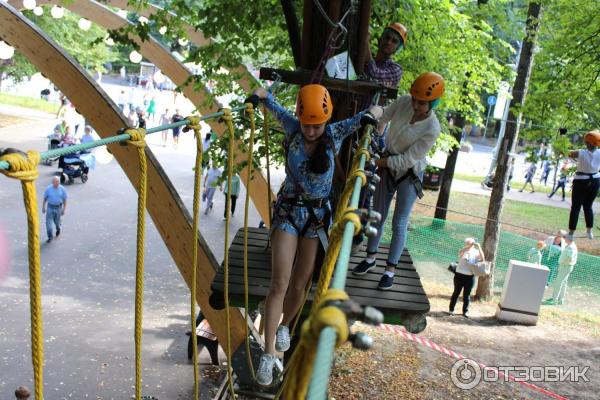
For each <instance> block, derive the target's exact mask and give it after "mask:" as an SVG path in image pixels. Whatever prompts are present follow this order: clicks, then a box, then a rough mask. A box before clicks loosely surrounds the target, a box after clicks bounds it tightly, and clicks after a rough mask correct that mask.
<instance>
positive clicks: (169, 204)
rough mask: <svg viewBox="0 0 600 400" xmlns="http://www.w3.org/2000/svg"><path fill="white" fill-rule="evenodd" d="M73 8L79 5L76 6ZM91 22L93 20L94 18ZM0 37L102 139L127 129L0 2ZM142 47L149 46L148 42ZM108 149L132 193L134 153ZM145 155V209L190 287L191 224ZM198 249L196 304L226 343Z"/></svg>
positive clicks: (210, 272) (236, 321)
mask: <svg viewBox="0 0 600 400" xmlns="http://www.w3.org/2000/svg"><path fill="white" fill-rule="evenodd" d="M77 4H84V3H83V2H78V3H77ZM85 4H87V3H85ZM86 10H88V11H87V12H88V13H90V14H87V15H90V17H92V16H93V15H92V14H91V13H92V11H93V10H96V9H95V8H92V7H91V6H88V7H87V8H86ZM90 19H91V20H95V18H90ZM0 37H1V38H2V39H3V40H5V41H6V42H8V43H9V44H11V45H12V46H14V47H15V48H16V49H17V50H18V51H19V52H20V53H21V54H22V55H24V56H25V57H26V58H27V59H28V60H29V61H30V62H31V63H32V64H33V65H35V67H36V68H37V69H38V70H39V71H40V72H41V73H43V74H44V75H45V76H46V77H47V78H48V79H50V80H51V81H52V82H53V83H54V84H55V85H56V86H57V87H58V88H59V89H60V90H61V91H62V92H63V93H65V95H66V96H67V97H69V99H71V100H72V101H73V103H74V104H76V105H77V108H78V110H79V111H80V113H81V114H82V115H83V116H84V117H85V118H86V120H87V121H89V123H90V125H92V126H93V127H94V129H95V130H96V131H97V132H98V134H99V135H100V136H101V137H109V136H113V135H114V134H115V132H117V130H119V129H121V128H123V127H125V126H127V120H126V118H125V116H123V114H122V113H121V112H120V110H119V109H118V107H117V105H116V104H114V103H113V102H112V100H111V99H110V98H109V97H108V95H106V93H104V91H103V90H102V89H101V88H100V87H99V86H98V85H97V84H96V83H95V82H94V81H93V80H92V79H91V78H90V77H89V75H88V74H87V73H86V72H85V71H84V70H83V68H81V66H80V65H79V64H77V62H76V61H75V60H74V59H73V58H72V57H70V56H69V55H67V53H66V52H65V51H64V50H63V49H61V48H60V47H59V46H58V45H57V44H56V43H54V42H53V41H52V40H51V39H50V38H48V37H47V36H46V35H45V34H44V33H43V32H42V31H41V30H39V29H38V28H37V27H36V26H35V25H33V24H32V23H31V21H29V20H27V19H26V18H25V17H24V16H23V15H22V14H21V13H19V12H18V11H17V10H16V9H14V8H13V7H11V6H9V5H8V4H6V3H4V2H2V3H0ZM144 43H148V41H146V42H144ZM153 46H154V47H152V49H155V50H156V53H153V56H152V58H167V55H168V53H165V52H164V50H163V49H162V47H160V46H158V45H157V44H155V45H153ZM168 57H170V56H168ZM182 71H183V70H182ZM110 149H111V151H112V153H113V154H114V156H115V159H116V160H117V162H119V164H120V165H121V168H123V171H124V172H125V174H126V175H127V177H128V178H129V180H130V181H131V183H132V185H133V186H134V188H136V190H137V180H138V174H139V169H138V156H137V150H136V149H135V148H132V147H130V146H120V145H118V144H114V145H111V146H110ZM146 155H147V157H148V203H147V209H148V212H149V214H150V216H151V217H152V219H153V221H154V224H155V225H156V228H157V229H158V231H159V233H160V234H161V236H162V238H163V240H164V242H165V244H166V246H167V248H168V249H169V251H170V253H171V255H172V257H173V260H174V261H175V263H176V265H177V266H178V268H179V271H180V272H181V274H182V276H183V278H184V280H185V281H186V283H187V284H188V286H189V285H190V277H191V266H192V246H191V245H190V244H191V243H192V241H193V230H192V224H191V221H192V219H191V216H190V215H189V213H188V212H187V209H186V208H185V205H184V204H183V201H182V200H181V198H180V197H179V195H178V194H177V192H176V191H175V188H174V187H173V185H172V183H171V181H170V180H169V178H168V176H167V175H166V173H165V172H164V170H163V169H162V167H161V166H160V163H159V162H158V161H157V160H156V158H155V156H154V154H153V153H152V151H151V150H150V149H149V148H146ZM199 246H200V252H199V253H200V254H199V268H198V274H197V279H196V285H197V288H198V294H197V297H196V299H197V301H198V303H199V304H200V307H201V308H202V311H203V312H204V314H205V315H206V317H207V318H208V320H209V322H210V324H211V326H212V327H213V329H214V330H215V333H216V334H217V336H218V337H219V340H220V341H221V342H222V343H225V342H226V331H225V321H226V320H225V311H224V310H223V311H217V310H214V309H212V308H211V307H210V305H209V303H208V296H209V294H210V293H211V289H210V282H212V280H213V278H214V276H215V268H216V266H217V261H216V259H215V257H214V256H213V254H212V252H211V251H210V249H209V247H208V245H207V243H206V242H205V241H204V240H203V239H202V238H200V239H199ZM243 341H244V319H243V316H242V314H241V313H240V312H239V310H237V309H232V310H231V344H232V349H235V348H237V347H238V346H239V345H240V344H242V343H243Z"/></svg>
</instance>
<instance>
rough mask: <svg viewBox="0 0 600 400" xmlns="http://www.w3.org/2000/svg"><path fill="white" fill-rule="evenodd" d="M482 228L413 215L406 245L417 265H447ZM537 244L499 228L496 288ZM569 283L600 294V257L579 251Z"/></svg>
mask: <svg viewBox="0 0 600 400" xmlns="http://www.w3.org/2000/svg"><path fill="white" fill-rule="evenodd" d="M390 223H391V218H388V220H387V221H386V224H385V230H384V236H383V240H384V241H387V242H389V240H390V238H391V227H390ZM483 231H484V226H483V225H475V224H465V223H459V222H454V221H443V220H438V219H434V218H432V217H427V216H422V215H415V214H413V215H412V217H411V222H410V226H409V233H408V240H407V244H406V247H407V248H408V250H409V252H410V254H411V256H412V258H413V260H414V262H415V263H416V264H418V263H419V262H434V263H439V264H443V265H448V264H449V263H450V262H452V261H457V260H456V257H457V253H458V250H459V249H460V248H461V247H462V246H463V241H464V239H465V238H467V237H474V238H477V239H478V240H479V241H480V242H481V241H482V239H483ZM536 243H537V240H535V239H531V238H528V237H525V236H522V235H518V234H516V233H512V232H506V231H503V230H501V232H500V240H499V243H498V256H497V259H496V266H495V277H494V289H495V291H500V290H502V287H503V285H504V276H505V274H506V270H507V269H508V263H509V261H510V260H511V259H514V260H526V259H527V253H528V251H529V250H530V249H531V248H532V247H534V246H535V245H536ZM544 259H545V258H544ZM547 266H548V267H549V268H550V269H551V275H550V276H551V279H553V278H554V276H555V275H556V274H555V273H553V272H554V271H553V270H554V269H555V268H556V266H553V265H547ZM569 286H570V287H571V288H576V287H577V288H578V289H582V290H585V291H586V292H591V293H594V294H597V295H600V257H597V256H593V255H590V254H586V253H583V252H581V251H579V256H578V259H577V264H576V265H575V268H574V269H573V272H572V273H571V276H570V278H569Z"/></svg>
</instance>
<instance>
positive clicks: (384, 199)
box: [367, 173, 394, 255]
mask: <svg viewBox="0 0 600 400" xmlns="http://www.w3.org/2000/svg"><path fill="white" fill-rule="evenodd" d="M389 179H392V178H391V177H390V174H389V173H385V174H384V175H383V176H381V180H380V181H379V183H378V184H377V189H376V190H375V194H374V196H373V209H374V210H375V211H377V212H378V213H380V214H381V221H380V222H379V224H377V225H376V226H375V228H377V235H376V236H372V237H370V238H369V240H368V242H367V255H374V254H377V248H378V247H379V241H380V240H381V235H383V225H384V224H385V220H386V218H387V215H388V211H389V209H390V203H391V202H392V198H393V197H394V192H390V191H389V190H388V180H389Z"/></svg>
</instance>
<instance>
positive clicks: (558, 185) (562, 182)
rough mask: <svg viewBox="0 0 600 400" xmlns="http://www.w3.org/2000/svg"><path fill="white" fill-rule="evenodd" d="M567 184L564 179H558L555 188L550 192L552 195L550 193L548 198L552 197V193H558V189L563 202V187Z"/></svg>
mask: <svg viewBox="0 0 600 400" xmlns="http://www.w3.org/2000/svg"><path fill="white" fill-rule="evenodd" d="M566 184H567V182H566V181H565V180H564V179H559V180H558V182H556V187H555V188H554V190H553V191H552V193H550V196H548V197H550V198H552V196H554V193H556V192H557V191H558V189H562V198H563V200H564V199H565V185H566Z"/></svg>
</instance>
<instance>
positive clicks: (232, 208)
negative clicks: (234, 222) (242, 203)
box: [223, 193, 238, 218]
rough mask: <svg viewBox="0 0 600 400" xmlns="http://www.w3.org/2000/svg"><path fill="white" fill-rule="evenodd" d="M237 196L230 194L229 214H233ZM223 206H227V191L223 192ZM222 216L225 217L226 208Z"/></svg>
mask: <svg viewBox="0 0 600 400" xmlns="http://www.w3.org/2000/svg"><path fill="white" fill-rule="evenodd" d="M237 198H238V197H237V196H234V195H231V215H233V214H235V202H236V201H237ZM225 207H227V193H225ZM223 217H224V218H227V209H225V211H223Z"/></svg>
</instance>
